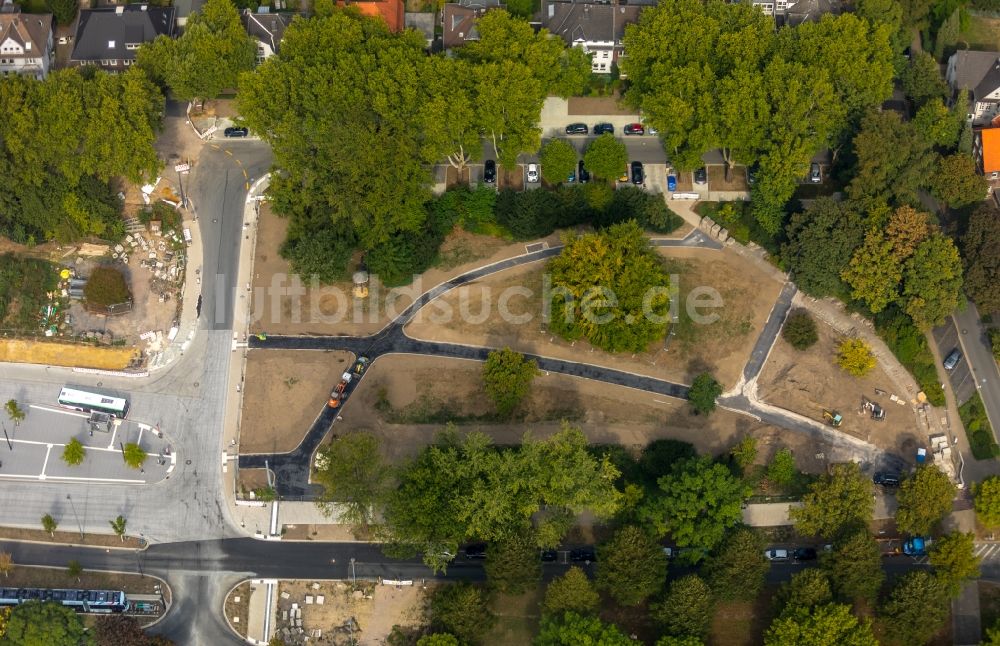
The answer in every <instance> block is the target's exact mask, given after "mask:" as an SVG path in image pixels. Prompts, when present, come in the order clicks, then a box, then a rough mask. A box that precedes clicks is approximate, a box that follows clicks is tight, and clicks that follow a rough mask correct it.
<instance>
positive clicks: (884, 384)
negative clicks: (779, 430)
mask: <svg viewBox="0 0 1000 646" xmlns="http://www.w3.org/2000/svg"><path fill="white" fill-rule="evenodd" d="M816 325H817V330H818V332H819V341H818V342H817V343H816V345H814V346H813V347H811V348H809V349H808V350H806V351H804V352H800V351H798V350H796V349H795V348H793V347H791V346H790V345H789V344H788V343H786V342H785V340H784V339H782V338H781V337H780V336H779V337H778V340H777V341H776V342H775V345H774V349H773V350H772V351H771V356H770V357H769V358H768V360H767V363H766V364H765V365H764V369H763V371H762V372H761V375H760V377H759V379H758V385H759V390H758V394H759V395H760V397H761V398H762V399H763V400H765V401H767V402H768V403H771V404H774V405H776V406H781V407H782V408H787V409H788V410H791V411H794V412H796V413H799V414H801V415H805V416H806V417H809V418H812V419H815V420H818V421H822V420H823V409H830V410H835V411H837V412H839V413H840V414H841V415H843V417H844V421H843V424H842V425H841V427H840V429H839V430H840V431H842V432H844V433H849V434H851V435H853V436H855V437H858V438H861V439H863V440H866V441H869V442H872V443H873V444H875V445H876V446H878V447H880V448H883V449H886V450H891V451H893V452H895V453H898V454H899V455H912V454H914V452H915V451H916V447H917V440H918V438H917V434H916V433H915V431H914V429H915V428H916V420H915V418H914V413H913V411H912V409H911V408H910V407H909V405H906V406H900V405H898V404H896V403H894V402H892V401H890V398H889V396H890V395H891V394H892V393H893V386H892V381H891V380H890V379H889V377H888V376H887V375H886V374H885V372H884V371H883V370H882V368H881V366H876V367H875V369H874V370H872V371H871V372H870V373H869V374H868V375H866V376H865V377H860V378H859V377H852V376H851V375H849V374H847V373H846V372H844V371H843V370H841V369H840V368H839V367H838V366H837V364H836V348H837V346H838V345H839V343H840V342H841V340H842V339H843V337H842V336H841V335H840V334H839V333H838V332H837V331H836V330H834V329H833V328H832V327H830V326H829V325H826V324H824V323H823V322H821V321H817V323H816ZM876 388H878V389H880V390H882V391H885V392H886V393H887V394H885V395H878V394H876V392H875V389H876ZM862 396H864V397H867V398H868V399H870V400H872V401H875V402H877V403H878V404H879V405H881V406H882V407H883V408H884V409H885V412H886V416H885V420H883V421H881V422H877V421H874V420H872V419H871V417H870V415H869V414H868V413H865V414H861V412H860V409H861V398H862Z"/></svg>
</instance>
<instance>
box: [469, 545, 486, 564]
mask: <svg viewBox="0 0 1000 646" xmlns="http://www.w3.org/2000/svg"><path fill="white" fill-rule="evenodd" d="M465 557H466V558H470V559H477V560H479V559H484V558H486V543H473V544H472V545H469V546H467V547H466V548H465Z"/></svg>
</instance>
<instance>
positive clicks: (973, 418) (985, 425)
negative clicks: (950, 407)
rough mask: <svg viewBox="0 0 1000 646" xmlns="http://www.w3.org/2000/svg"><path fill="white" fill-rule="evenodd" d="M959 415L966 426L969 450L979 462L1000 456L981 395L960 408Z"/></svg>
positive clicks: (976, 395) (977, 394) (975, 396)
mask: <svg viewBox="0 0 1000 646" xmlns="http://www.w3.org/2000/svg"><path fill="white" fill-rule="evenodd" d="M958 414H959V416H960V417H961V418H962V425H963V426H965V434H966V436H967V437H968V439H969V448H970V449H971V450H972V455H973V457H975V458H976V459H977V460H989V459H992V458H995V457H997V456H998V455H1000V446H997V443H996V440H995V439H994V438H993V427H992V426H991V425H990V420H989V418H988V417H986V409H985V408H984V406H983V400H982V398H981V397H980V396H979V393H975V394H974V395H973V396H972V397H971V398H970V399H969V401H967V402H965V403H964V404H962V405H961V406H959V407H958Z"/></svg>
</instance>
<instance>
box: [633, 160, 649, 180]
mask: <svg viewBox="0 0 1000 646" xmlns="http://www.w3.org/2000/svg"><path fill="white" fill-rule="evenodd" d="M644 181H646V175H645V173H643V172H642V162H639V161H634V162H632V183H633V184H635V185H636V186H642V183H643V182H644Z"/></svg>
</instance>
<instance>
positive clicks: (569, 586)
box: [542, 567, 601, 615]
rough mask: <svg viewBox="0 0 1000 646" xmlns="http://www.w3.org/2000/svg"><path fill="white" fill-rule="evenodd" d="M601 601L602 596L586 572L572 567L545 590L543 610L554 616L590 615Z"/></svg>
mask: <svg viewBox="0 0 1000 646" xmlns="http://www.w3.org/2000/svg"><path fill="white" fill-rule="evenodd" d="M600 601H601V597H600V595H599V594H597V590H595V589H594V584H593V583H591V582H590V579H588V578H587V575H586V574H585V573H584V571H583V570H581V569H580V568H578V567H571V568H570V569H569V570H567V571H566V574H564V575H562V576H560V577H557V578H555V579H553V580H552V582H551V583H549V585H548V587H546V588H545V600H544V601H543V602H542V609H543V610H544V611H545V612H546V613H547V614H552V615H561V614H562V613H563V612H566V611H572V612H575V613H578V614H581V615H589V614H591V613H592V612H593V611H594V610H596V609H597V604H598V603H600Z"/></svg>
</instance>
